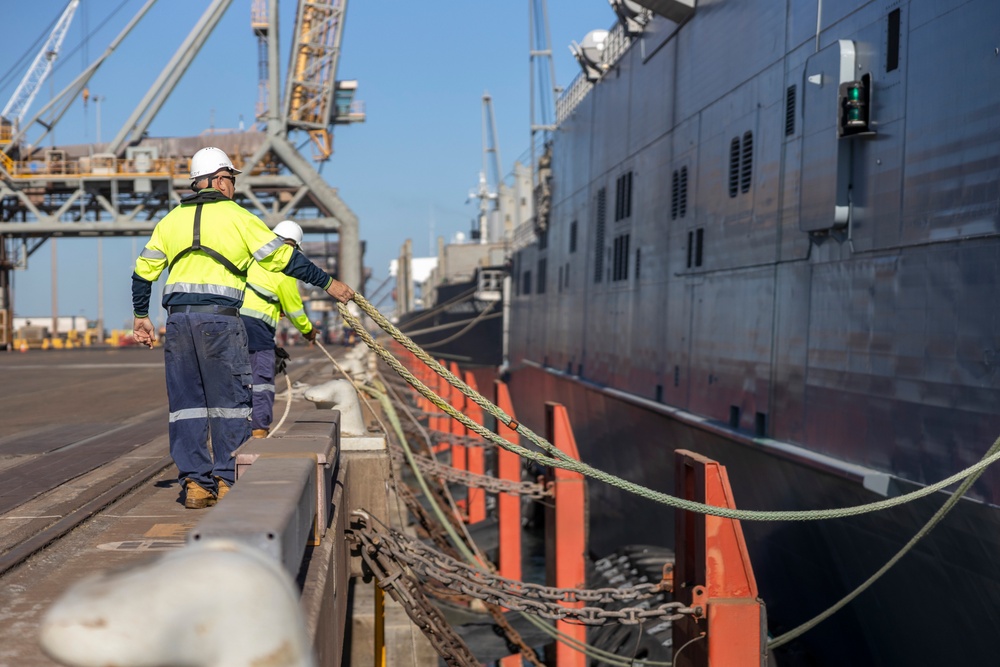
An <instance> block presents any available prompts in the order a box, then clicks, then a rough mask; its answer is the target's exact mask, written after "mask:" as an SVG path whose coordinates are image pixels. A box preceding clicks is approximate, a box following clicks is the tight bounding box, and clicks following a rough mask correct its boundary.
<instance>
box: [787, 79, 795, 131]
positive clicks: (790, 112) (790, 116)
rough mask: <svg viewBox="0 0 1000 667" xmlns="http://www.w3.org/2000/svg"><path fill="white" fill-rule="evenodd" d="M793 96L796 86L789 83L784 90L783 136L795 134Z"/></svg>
mask: <svg viewBox="0 0 1000 667" xmlns="http://www.w3.org/2000/svg"><path fill="white" fill-rule="evenodd" d="M795 96H796V87H795V85H794V84H793V85H791V86H789V87H788V90H786V91H785V136H786V137H790V136H792V135H793V134H795Z"/></svg>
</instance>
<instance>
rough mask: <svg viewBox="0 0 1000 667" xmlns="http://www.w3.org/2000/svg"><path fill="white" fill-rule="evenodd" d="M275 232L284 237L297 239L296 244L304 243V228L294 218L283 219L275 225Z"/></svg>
mask: <svg viewBox="0 0 1000 667" xmlns="http://www.w3.org/2000/svg"><path fill="white" fill-rule="evenodd" d="M274 233H275V234H277V235H278V236H280V237H281V238H283V239H290V240H292V241H295V245H296V246H298V245H299V244H300V243H302V228H301V227H299V223H297V222H295V221H294V220H282V221H281V222H279V223H278V224H276V225H275V226H274Z"/></svg>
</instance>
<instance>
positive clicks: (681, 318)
mask: <svg viewBox="0 0 1000 667" xmlns="http://www.w3.org/2000/svg"><path fill="white" fill-rule="evenodd" d="M639 4H650V5H657V6H660V7H673V8H674V9H677V10H678V12H680V13H683V11H684V10H683V8H684V7H686V6H688V5H689V4H690V3H686V2H671V1H670V0H662V1H660V2H656V3H639ZM687 11H688V14H687V15H686V16H684V17H683V19H682V20H681V22H680V23H679V24H675V23H672V22H671V21H668V20H665V19H661V18H656V17H654V18H653V20H652V21H651V22H650V23H649V24H647V25H646V26H645V28H643V29H642V32H641V34H637V35H633V36H631V37H628V36H624V33H623V31H622V30H621V29H620V27H619V28H616V29H614V30H612V38H609V43H608V46H607V47H606V49H605V52H606V53H612V54H614V55H613V57H611V60H609V61H607V62H605V66H604V67H603V68H598V69H599V72H598V75H597V76H595V79H596V81H593V82H591V83H587V82H583V83H581V82H580V80H578V82H576V83H575V84H574V85H572V86H569V87H568V89H567V91H568V92H567V94H566V95H565V96H564V97H563V98H562V99H561V100H560V104H559V109H560V116H559V118H558V129H557V130H556V131H555V132H554V133H553V134H552V137H551V141H550V142H549V143H548V144H547V148H548V151H547V155H546V160H545V170H546V171H545V172H544V173H541V172H540V182H541V183H542V186H543V187H542V189H541V194H542V196H544V197H547V198H548V200H547V201H545V202H544V205H543V206H541V207H540V210H542V211H544V212H545V215H544V216H540V217H537V218H536V220H535V222H534V234H535V240H534V242H525V243H521V244H519V247H518V249H517V252H516V253H515V255H514V259H513V263H512V265H513V269H512V280H511V282H512V284H513V286H514V293H513V295H512V296H511V299H510V303H511V318H510V325H509V331H510V340H509V374H510V382H511V388H512V395H513V397H514V401H515V408H517V410H518V411H519V412H518V418H519V419H521V420H523V421H524V422H525V423H527V424H528V425H529V426H531V427H532V428H535V429H536V430H537V428H538V427H539V426H540V425H541V424H543V423H544V422H543V420H542V418H541V413H540V411H541V410H542V406H543V405H544V402H545V401H558V402H561V403H564V404H566V405H567V407H568V408H569V410H570V414H571V418H572V420H573V425H574V430H575V433H576V437H577V441H578V446H579V448H580V452H581V456H582V457H583V458H584V459H585V460H586V461H587V462H588V463H590V464H592V465H593V466H594V467H596V468H599V469H603V470H608V471H610V472H614V473H616V474H617V475H619V476H621V477H623V478H625V479H628V480H630V481H634V482H637V483H639V484H643V485H646V486H650V487H652V488H656V489H659V490H662V491H670V490H671V489H672V480H671V479H670V476H671V474H672V470H673V450H675V449H677V448H685V449H692V450H695V451H697V452H700V453H702V454H705V455H707V456H710V457H712V458H715V459H717V460H719V461H720V462H721V463H723V464H725V465H726V466H727V468H728V470H729V475H730V478H731V479H732V481H733V487H734V492H735V495H736V501H737V503H738V505H739V506H740V507H743V508H746V509H761V510H764V509H798V510H806V509H827V508H837V507H845V506H853V505H861V504H865V503H869V502H872V501H875V500H880V499H883V498H885V497H886V496H893V495H897V494H899V493H900V492H905V491H908V490H912V489H915V488H920V487H921V486H924V485H928V484H931V483H934V482H937V481H938V480H941V479H943V478H946V477H948V476H950V475H952V474H954V473H956V472H957V471H960V470H962V469H964V468H966V467H968V466H970V465H972V464H974V463H975V462H976V461H978V460H979V459H980V458H982V456H983V455H984V454H985V452H986V451H987V450H988V449H989V447H990V445H991V444H992V443H993V442H994V440H995V439H996V438H997V436H998V435H1000V410H998V405H1000V374H998V373H997V369H998V368H1000V361H998V360H1000V320H998V319H997V317H996V314H995V312H996V309H995V302H996V286H997V285H998V284H1000V186H998V183H1000V157H998V156H1000V122H998V121H997V119H998V118H1000V65H998V63H1000V60H997V45H996V44H995V42H996V39H995V35H996V31H997V29H998V27H1000V3H996V2H992V1H988V0H967V1H963V0H955V1H945V2H937V1H934V2H932V1H930V0H927V1H924V0H909V1H907V0H902V1H896V2H874V1H872V2H870V1H862V0H853V1H850V2H842V3H824V2H820V1H818V0H817V1H816V2H795V3H783V4H781V3H779V4H776V3H773V2H767V1H765V0H759V1H748V2H709V3H697V6H696V7H693V8H692V7H688V9H687ZM859 91H860V92H859ZM858 99H860V100H861V103H862V106H863V108H864V114H862V116H863V117H862V116H857V115H852V114H853V113H854V111H852V109H856V107H853V106H852V105H853V104H855V103H856V102H857V100H858ZM519 238H523V234H522V235H521V237H519ZM590 493H591V498H590V524H591V532H590V539H591V544H592V546H593V549H594V551H595V553H596V554H597V555H602V554H603V553H607V552H608V551H610V550H612V549H614V548H616V547H618V546H620V545H622V544H626V543H630V542H640V543H645V544H649V543H654V544H655V543H657V542H656V537H657V536H658V537H659V538H661V539H662V543H663V544H668V545H669V544H670V543H671V541H672V538H673V533H672V527H671V526H672V520H673V516H672V515H673V510H672V509H670V508H668V507H666V506H660V505H652V504H651V503H648V502H646V501H643V500H641V499H639V498H637V497H635V496H633V495H632V494H628V493H625V492H622V491H618V490H616V489H614V488H612V487H610V486H607V485H603V484H600V483H597V482H592V483H590ZM945 499H946V495H944V494H935V495H934V496H933V497H931V498H928V499H925V500H922V501H918V502H914V503H910V504H907V505H905V506H903V507H900V508H898V509H893V510H887V511H881V512H877V513H873V514H866V515H864V516H858V517H854V518H845V519H837V520H823V521H805V522H772V523H763V524H759V523H755V522H744V530H745V531H746V533H747V539H748V543H749V547H750V555H751V558H752V559H753V562H754V567H755V570H756V572H757V575H758V583H759V585H760V590H761V594H762V596H763V598H764V601H765V603H767V605H768V619H769V623H770V631H771V633H772V634H774V635H778V634H781V633H782V632H783V631H785V630H788V629H790V628H792V627H794V626H796V625H797V624H799V623H801V622H804V621H806V620H809V619H810V618H812V617H813V616H814V615H816V614H818V613H820V612H822V611H823V610H824V609H826V608H827V607H829V606H830V605H832V604H833V603H835V602H836V601H837V600H839V599H840V598H841V597H843V596H844V595H846V594H847V593H849V592H850V591H851V590H853V589H854V588H855V587H856V586H858V585H859V584H861V583H862V582H864V581H865V580H866V579H867V578H868V577H869V576H870V575H871V574H872V573H874V572H875V571H876V570H878V568H879V567H880V566H882V565H883V564H884V563H885V562H887V561H888V560H889V559H890V558H891V557H892V556H893V555H894V554H895V553H897V552H898V551H899V549H901V548H902V547H903V546H904V545H905V544H906V543H907V542H908V541H909V540H910V539H911V538H913V537H914V536H915V535H916V534H917V532H918V531H919V530H920V528H921V527H922V526H923V525H924V524H925V523H926V521H927V520H928V519H929V518H930V517H931V515H932V514H933V513H934V511H935V509H936V508H937V507H939V506H940V505H941V504H942V503H943V502H944V500H945ZM998 503H1000V471H998V469H997V467H996V466H994V467H993V468H991V469H988V470H987V471H986V472H985V473H984V474H983V476H982V477H981V478H980V479H979V481H978V482H977V483H976V484H975V485H974V486H973V487H972V489H970V491H969V493H968V494H967V495H966V498H965V500H963V501H962V502H961V503H960V504H959V505H958V506H957V507H956V508H955V509H954V510H953V511H952V512H951V513H950V514H949V515H948V516H947V517H946V518H945V519H944V521H943V522H942V523H941V524H940V525H938V526H937V528H935V529H934V531H933V532H931V533H930V535H928V536H926V537H924V538H923V539H921V540H920V542H919V543H918V545H917V547H916V548H915V549H914V551H913V552H911V553H910V554H908V555H907V556H906V557H905V558H903V559H902V560H901V561H900V562H899V563H898V564H897V565H896V566H895V567H894V568H892V569H891V570H890V571H889V572H888V573H887V574H886V575H885V576H884V577H882V579H880V580H879V581H878V582H877V583H876V584H875V585H874V586H873V587H872V588H871V589H870V590H869V591H867V592H865V593H863V594H862V595H861V596H859V597H858V598H857V599H855V600H854V601H853V602H851V603H850V604H849V605H848V606H847V607H846V608H845V609H843V610H841V611H840V612H838V613H837V614H835V615H834V616H833V617H832V618H830V619H828V620H827V621H825V622H823V623H822V624H820V625H819V626H818V627H816V628H815V629H813V630H811V631H809V632H808V633H806V634H805V635H803V636H802V637H801V638H800V639H797V640H795V641H794V642H792V643H791V644H789V645H788V646H787V647H786V648H783V649H781V650H780V652H779V653H780V655H781V657H782V658H784V659H785V661H787V662H788V663H789V664H808V665H841V664H866V665H867V664H871V665H899V664H914V665H918V664H920V665H922V664H993V663H995V662H996V660H997V659H996V656H997V655H1000V637H998V636H997V635H996V633H995V631H994V628H995V627H996V622H997V620H1000V619H998V615H1000V613H998V611H997V609H1000V574H998V573H997V571H996V570H995V568H991V567H990V564H991V562H993V561H995V560H996V559H997V557H998V556H1000V540H998V538H997V534H998V531H997V528H998V527H1000V509H998V508H997V504H998ZM782 664H785V662H783V663H782Z"/></svg>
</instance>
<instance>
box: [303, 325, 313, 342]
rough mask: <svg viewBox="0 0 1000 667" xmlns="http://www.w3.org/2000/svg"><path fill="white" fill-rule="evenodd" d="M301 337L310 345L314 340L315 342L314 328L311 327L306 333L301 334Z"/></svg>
mask: <svg viewBox="0 0 1000 667" xmlns="http://www.w3.org/2000/svg"><path fill="white" fill-rule="evenodd" d="M302 337H303V338H305V339H306V340H307V341H309V342H310V343H311V342H313V341H314V340H316V328H315V327H313V328H312V329H310V330H309V331H307V332H306V333H304V334H302Z"/></svg>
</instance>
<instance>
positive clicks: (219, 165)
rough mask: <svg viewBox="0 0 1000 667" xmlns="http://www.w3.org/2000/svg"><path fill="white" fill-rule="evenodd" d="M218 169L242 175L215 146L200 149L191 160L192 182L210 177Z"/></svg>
mask: <svg viewBox="0 0 1000 667" xmlns="http://www.w3.org/2000/svg"><path fill="white" fill-rule="evenodd" d="M220 169H228V170H229V171H231V172H232V173H234V174H241V173H243V172H241V171H240V170H239V169H237V168H236V167H234V166H233V161H232V160H230V159H229V156H228V155H226V151H224V150H222V149H221V148H216V147H215V146H207V147H205V148H202V149H201V150H200V151H198V152H197V153H195V154H194V157H192V158H191V180H192V181H196V180H198V179H199V178H202V177H204V176H211V175H212V174H214V173H215V172H217V171H219V170H220Z"/></svg>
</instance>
